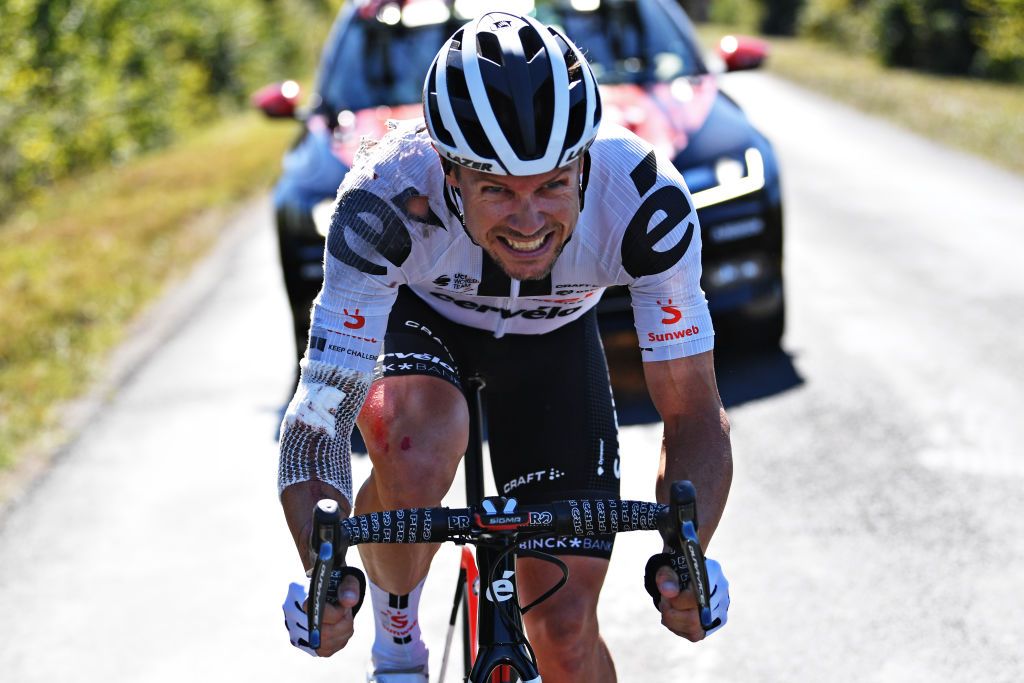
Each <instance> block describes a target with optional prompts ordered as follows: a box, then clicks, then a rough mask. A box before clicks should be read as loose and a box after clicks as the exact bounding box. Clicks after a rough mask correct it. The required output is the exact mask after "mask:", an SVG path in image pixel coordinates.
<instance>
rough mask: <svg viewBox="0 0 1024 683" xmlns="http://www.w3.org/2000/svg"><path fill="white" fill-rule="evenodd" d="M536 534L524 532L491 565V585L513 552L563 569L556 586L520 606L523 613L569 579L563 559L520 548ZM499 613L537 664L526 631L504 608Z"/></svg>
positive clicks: (532, 660)
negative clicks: (503, 563) (525, 604)
mask: <svg viewBox="0 0 1024 683" xmlns="http://www.w3.org/2000/svg"><path fill="white" fill-rule="evenodd" d="M536 535H538V534H528V535H527V534H524V535H522V536H520V537H519V538H518V539H517V541H516V542H515V543H512V544H510V545H509V546H508V547H507V548H504V549H503V550H502V551H501V552H500V553H499V554H498V556H497V558H496V559H495V562H494V564H493V565H492V566H491V575H490V582H491V585H493V584H494V582H495V581H497V580H498V578H499V577H498V569H499V567H500V566H501V562H502V560H504V559H505V557H506V556H508V555H509V554H511V553H515V554H516V555H518V556H521V557H532V558H534V559H536V560H540V561H542V562H548V563H550V564H553V565H556V566H557V567H558V568H559V569H560V570H561V571H562V578H561V579H559V580H558V581H557V582H556V583H555V585H554V586H552V587H551V588H549V589H548V590H547V591H545V592H544V593H543V594H542V595H541V596H540V597H539V598H537V599H536V600H534V601H533V602H531V603H530V604H529V605H527V606H526V607H520V608H519V611H520V613H521V614H526V613H527V612H528V611H529V610H531V609H533V608H534V607H536V606H537V605H539V604H540V603H542V602H544V601H545V600H547V599H548V598H550V597H551V596H552V595H554V594H555V593H557V592H558V591H559V590H560V589H561V588H562V586H564V585H565V584H566V582H567V581H568V580H569V567H568V565H566V564H565V562H562V560H560V559H558V558H557V557H555V556H554V555H550V554H548V553H545V552H541V551H539V550H526V549H523V548H519V543H520V542H521V540H525V539H528V538H531V537H532V536H536ZM518 599H519V598H518V596H517V598H516V600H518ZM498 614H499V615H500V616H501V621H502V623H503V624H504V625H505V628H507V629H508V630H509V632H510V633H511V634H512V635H514V636H515V638H516V639H517V640H518V641H519V642H520V643H522V644H523V645H524V646H525V647H526V650H527V652H528V653H529V655H530V660H531V663H532V664H533V665H534V666H537V655H536V653H535V652H534V651H533V646H532V645H530V641H529V640H527V638H526V633H524V632H523V629H522V628H521V627H520V626H519V625H518V624H516V623H515V622H514V621H513V620H512V617H510V616H509V615H508V614H507V613H506V611H505V610H504V609H499V610H498Z"/></svg>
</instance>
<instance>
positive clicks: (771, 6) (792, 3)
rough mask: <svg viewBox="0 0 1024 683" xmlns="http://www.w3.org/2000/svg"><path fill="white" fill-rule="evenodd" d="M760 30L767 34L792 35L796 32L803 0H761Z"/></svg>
mask: <svg viewBox="0 0 1024 683" xmlns="http://www.w3.org/2000/svg"><path fill="white" fill-rule="evenodd" d="M761 3H762V5H763V6H764V9H763V12H762V15H761V30H762V31H764V32H765V33H766V34H768V35H775V36H792V35H794V34H796V29H797V23H798V18H799V15H800V10H801V9H802V7H803V4H804V0H761Z"/></svg>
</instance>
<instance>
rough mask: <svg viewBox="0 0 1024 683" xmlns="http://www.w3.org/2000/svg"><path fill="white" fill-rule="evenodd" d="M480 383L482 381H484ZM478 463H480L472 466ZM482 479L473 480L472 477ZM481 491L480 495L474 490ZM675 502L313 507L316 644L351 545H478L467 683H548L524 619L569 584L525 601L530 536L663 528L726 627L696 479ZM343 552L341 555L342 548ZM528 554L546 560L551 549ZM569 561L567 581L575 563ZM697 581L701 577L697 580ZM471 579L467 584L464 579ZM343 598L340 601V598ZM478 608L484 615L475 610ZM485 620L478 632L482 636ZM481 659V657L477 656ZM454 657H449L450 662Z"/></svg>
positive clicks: (469, 570)
mask: <svg viewBox="0 0 1024 683" xmlns="http://www.w3.org/2000/svg"><path fill="white" fill-rule="evenodd" d="M474 379H475V378H474ZM482 387H483V382H482V381H480V380H476V381H475V382H473V385H472V388H473V393H472V394H471V395H470V416H471V418H472V419H471V421H470V443H469V447H468V448H467V456H466V457H467V461H466V476H467V490H468V491H469V492H470V493H478V494H479V493H482V489H483V473H482V472H483V468H482V465H483V462H482V450H483V441H482V438H481V436H482V427H483V423H482V415H481V406H480V389H482ZM470 460H474V461H475V462H473V463H471V462H469V461H470ZM471 477H472V479H471ZM471 489H476V490H471ZM669 497H670V502H669V504H668V505H662V504H658V503H649V502H646V501H628V500H619V499H590V498H586V499H578V500H563V501H556V502H553V503H549V504H546V505H528V506H523V507H522V508H520V507H518V503H517V501H516V500H515V498H503V497H492V498H482V499H481V498H480V497H479V496H478V497H475V498H474V497H471V496H470V497H469V500H473V501H480V503H479V505H477V506H475V507H469V508H410V509H405V510H390V511H385V512H379V513H378V512H374V513H368V514H363V515H357V516H355V517H351V518H349V519H346V520H342V519H341V513H340V511H339V507H338V504H337V502H336V501H333V500H330V499H324V500H321V501H320V502H319V503H318V504H317V506H316V508H315V509H314V511H313V532H312V535H311V538H310V546H311V550H312V551H313V554H314V556H315V557H316V561H315V562H314V566H313V572H312V578H311V581H310V596H309V605H310V609H308V610H307V614H308V617H309V624H308V627H309V635H310V645H311V646H312V647H313V648H316V647H319V643H320V628H321V624H322V617H323V611H324V606H325V603H326V601H327V600H328V599H330V597H331V595H330V589H329V585H330V577H332V575H333V574H334V562H335V559H336V557H342V558H343V557H344V556H345V553H346V551H347V549H348V548H349V547H350V546H352V545H356V544H359V543H438V542H444V541H452V542H455V543H457V544H463V545H464V544H473V545H476V547H477V553H476V558H477V561H478V562H479V573H478V577H479V583H480V595H479V596H475V598H476V599H475V600H472V602H474V603H475V609H473V608H472V606H471V605H470V602H471V598H473V597H474V596H473V591H472V586H473V581H474V578H475V577H474V576H473V575H474V573H475V572H476V569H477V566H476V564H475V563H474V561H473V555H472V553H471V552H469V551H468V549H466V548H464V549H463V555H462V568H461V571H460V574H459V581H460V584H459V585H458V586H457V588H456V602H455V605H454V607H453V611H452V622H451V623H452V624H454V620H455V616H456V613H457V611H458V608H459V606H460V603H461V602H462V601H461V600H460V597H459V592H460V591H461V590H463V586H465V589H467V590H468V592H467V593H466V602H465V604H466V606H467V609H466V610H465V611H466V614H465V621H464V623H465V624H466V626H467V628H466V629H465V632H466V634H467V635H466V640H467V641H468V640H470V639H471V638H472V636H474V635H475V638H472V639H473V640H475V644H476V645H477V648H476V650H475V651H474V649H473V644H474V643H472V642H468V643H467V647H466V650H465V652H466V653H468V656H467V657H466V658H465V663H466V665H467V667H468V666H469V663H470V661H472V667H471V668H470V670H469V672H468V677H467V678H466V681H467V683H504V682H506V681H511V680H513V679H511V678H510V675H511V673H512V672H515V674H517V675H518V676H519V677H520V680H521V682H522V683H541V677H540V673H539V672H538V670H537V665H536V659H535V657H534V654H533V649H532V648H531V646H530V644H529V642H528V640H527V639H526V636H525V633H524V631H523V613H524V611H526V610H528V609H530V608H531V607H532V606H533V605H534V604H537V603H539V602H541V601H543V600H544V599H546V598H547V597H550V595H552V594H553V593H554V592H555V591H557V590H558V589H559V588H561V586H562V585H563V584H564V580H563V581H562V582H560V583H559V584H557V585H555V586H553V587H552V588H551V589H550V590H549V591H548V592H547V593H545V594H544V595H542V596H541V597H540V598H538V599H537V600H535V601H534V602H533V603H531V604H530V605H528V606H527V607H526V608H525V609H524V608H523V607H522V606H521V605H520V604H519V591H518V587H517V584H516V576H515V561H516V555H517V551H516V548H517V545H518V543H519V540H520V535H521V534H522V535H523V536H529V535H534V534H552V533H553V534H558V535H564V534H569V533H575V534H576V535H599V534H608V533H611V534H615V533H620V532H624V531H641V530H657V531H659V532H660V533H661V535H662V537H663V539H664V540H665V543H666V545H667V546H668V547H669V548H671V549H672V550H673V553H672V555H671V564H672V566H673V568H674V569H675V570H676V571H677V572H678V573H679V575H680V577H681V578H682V580H683V582H684V584H686V583H687V582H688V583H689V584H690V585H691V586H692V588H693V590H694V594H695V596H696V598H697V604H698V608H699V615H700V620H701V624H702V626H703V627H704V630H705V631H707V630H710V629H712V628H714V627H715V626H717V625H718V623H719V622H718V621H717V620H715V621H713V620H712V615H711V608H710V606H709V595H708V592H707V587H708V575H707V567H706V565H705V562H704V555H703V551H702V549H701V547H700V542H699V540H698V539H697V517H696V509H697V505H696V491H695V490H694V488H693V485H692V484H690V482H675V483H673V485H672V486H671V487H670V496H669ZM336 551H337V552H336ZM526 554H529V555H535V556H537V557H541V558H542V559H543V558H544V556H543V554H542V553H536V552H532V551H531V552H528V553H526ZM547 558H548V560H549V561H554V562H555V563H556V564H559V565H560V566H561V568H562V571H563V576H564V578H568V573H567V572H568V570H567V568H566V566H565V565H564V564H563V563H561V562H559V561H558V560H556V559H554V558H551V557H550V556H547ZM688 579H692V580H688ZM462 582H466V583H462ZM334 597H335V598H336V595H335V596H334ZM474 611H475V612H476V613H477V614H476V619H475V620H474V619H473V618H472V614H471V613H472V612H474ZM474 622H475V626H476V628H475V633H474V628H473V627H474ZM474 655H475V656H474ZM446 661H447V659H446Z"/></svg>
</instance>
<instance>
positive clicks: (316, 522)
mask: <svg viewBox="0 0 1024 683" xmlns="http://www.w3.org/2000/svg"><path fill="white" fill-rule="evenodd" d="M340 522H341V512H340V510H339V509H338V503H337V502H336V501H333V500H330V499H329V498H324V499H323V500H321V501H319V502H318V503H317V504H316V507H315V508H314V509H313V531H312V533H311V534H310V537H309V546H310V550H312V551H313V556H314V557H315V558H316V559H315V560H314V562H313V574H312V577H311V578H310V583H309V602H308V605H307V608H306V616H307V621H308V623H307V626H308V627H309V645H310V647H311V648H313V649H314V650H316V649H317V648H319V647H320V630H321V628H322V627H323V619H324V617H323V615H324V609H325V607H326V604H327V602H328V601H331V602H334V603H336V602H337V585H336V584H335V586H334V587H333V588H334V592H335V595H334V600H330V598H331V588H332V586H331V576H332V574H333V573H334V563H335V561H336V559H337V557H338V552H339V551H340V552H341V553H342V554H344V552H345V551H344V549H343V548H341V547H339V546H340V544H339V543H338V540H339V538H338V537H339V536H340V533H339V529H340V527H339V523H340Z"/></svg>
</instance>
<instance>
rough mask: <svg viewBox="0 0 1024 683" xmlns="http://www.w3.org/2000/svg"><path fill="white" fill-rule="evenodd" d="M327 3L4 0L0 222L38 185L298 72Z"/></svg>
mask: <svg viewBox="0 0 1024 683" xmlns="http://www.w3.org/2000/svg"><path fill="white" fill-rule="evenodd" d="M334 5H335V3H334V2H331V1H329V0H6V2H5V7H4V9H3V10H0V11H2V20H0V55H3V57H2V58H0V59H2V61H0V215H3V214H5V213H7V212H8V211H9V210H10V208H11V207H12V206H13V204H14V203H15V202H16V201H18V200H19V199H22V198H24V197H25V196H27V195H29V194H30V193H31V192H33V191H34V190H35V189H36V188H39V187H40V186H45V185H47V184H49V183H51V182H53V181H54V180H57V179H59V178H61V177H64V176H67V175H69V174H72V173H74V172H77V171H81V170H84V169H88V168H91V167H94V166H97V165H99V164H103V163H107V162H110V161H114V162H117V161H119V160H123V159H126V158H129V157H132V156H134V155H136V154H138V153H139V152H142V151H145V150H149V149H153V148H156V147H160V146H162V145H165V144H167V143H168V142H170V141H171V140H173V139H175V138H176V137H177V136H178V135H180V134H181V132H182V131H184V130H187V129H189V128H191V127H193V126H194V125H195V124H197V123H199V122H201V121H207V120H210V119H211V118H213V117H215V116H217V115H218V114H220V113H222V112H224V111H226V110H230V109H235V108H237V107H239V106H240V105H241V104H242V103H243V102H244V101H245V97H246V95H247V93H248V92H250V91H251V90H252V89H254V88H256V87H258V86H259V85H262V84H263V83H264V82H265V81H268V80H272V79H277V78H282V77H283V76H285V75H298V74H297V71H296V70H297V69H306V68H308V67H309V65H310V64H311V63H312V60H313V58H314V57H315V54H314V50H315V49H316V46H318V45H319V42H320V41H319V40H310V36H311V35H313V36H322V35H325V33H326V29H327V28H328V26H329V23H330V20H331V18H332V15H333V10H334V8H335V7H334Z"/></svg>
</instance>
